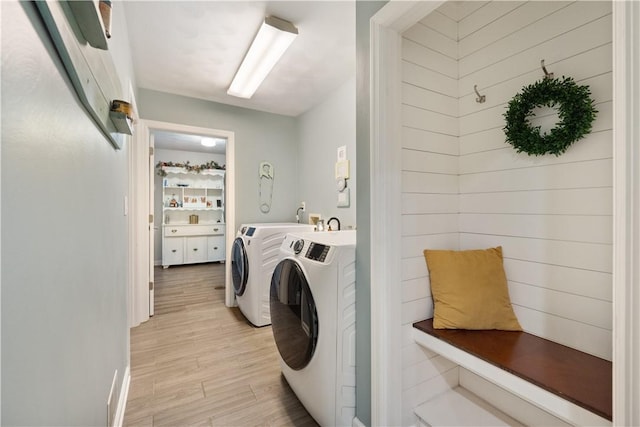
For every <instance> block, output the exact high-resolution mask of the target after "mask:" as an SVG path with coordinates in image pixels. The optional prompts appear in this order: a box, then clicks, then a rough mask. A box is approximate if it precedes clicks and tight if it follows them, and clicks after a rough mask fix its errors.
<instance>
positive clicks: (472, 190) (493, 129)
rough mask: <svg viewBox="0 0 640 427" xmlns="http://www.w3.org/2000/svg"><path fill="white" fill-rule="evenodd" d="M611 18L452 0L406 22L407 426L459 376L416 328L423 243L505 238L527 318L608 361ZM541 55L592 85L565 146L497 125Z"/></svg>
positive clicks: (594, 10) (584, 10) (579, 6)
mask: <svg viewBox="0 0 640 427" xmlns="http://www.w3.org/2000/svg"><path fill="white" fill-rule="evenodd" d="M611 21H612V20H611V4H610V3H609V2H575V3H571V2H558V1H553V2H501V1H492V2H460V3H458V2H456V3H454V2H447V3H444V4H443V5H442V6H441V7H440V8H439V9H438V10H437V11H436V12H433V13H432V14H430V15H429V16H427V17H425V18H424V19H422V20H421V21H420V22H419V23H418V24H416V25H415V26H414V27H412V28H411V29H409V30H408V31H406V32H405V33H404V34H403V41H402V56H403V63H402V68H403V73H402V75H403V83H402V90H403V92H402V98H403V107H402V124H403V129H402V130H403V135H402V149H403V166H402V167H403V170H402V185H403V204H402V214H403V252H402V266H403V275H402V290H403V291H402V292H403V307H402V312H403V330H404V331H407V332H406V333H405V334H404V336H405V337H406V339H405V341H404V357H403V372H404V377H403V380H404V382H403V389H404V393H403V405H404V408H403V414H405V416H404V419H405V424H410V423H411V422H412V421H413V418H412V414H411V409H412V408H413V407H414V406H415V404H417V403H419V402H414V399H415V397H412V396H424V395H425V393H427V394H428V393H435V392H437V390H439V389H442V388H443V387H446V386H447V384H450V383H451V382H455V381H457V379H456V375H457V371H456V368H455V367H452V366H450V365H448V364H446V362H443V361H442V360H441V358H440V357H437V356H436V357H434V355H431V354H426V353H425V351H424V350H422V349H420V348H418V346H416V345H415V344H413V343H412V342H411V340H410V333H409V332H408V331H410V329H411V324H412V322H414V321H418V320H422V319H424V318H427V317H430V316H431V315H432V311H433V306H432V301H431V298H430V290H429V287H428V286H429V285H428V284H429V281H428V272H427V269H426V265H425V263H424V258H423V257H422V250H423V249H425V248H449V249H472V248H484V247H489V246H497V245H502V246H503V249H504V256H505V261H504V262H505V269H506V272H507V278H508V280H509V291H510V295H511V299H512V302H513V305H514V309H515V311H516V315H517V316H518V318H519V320H520V322H521V323H522V326H523V327H524V329H525V330H526V331H527V332H529V333H532V334H534V335H538V336H541V337H544V338H548V339H550V340H553V341H556V342H559V343H562V344H565V345H567V346H570V347H573V348H576V349H579V350H581V351H584V352H587V353H590V354H594V355H596V356H598V357H602V358H605V359H608V360H611V351H612V350H611V330H612V312H611V309H612V303H611V299H612V279H611V271H612V141H613V136H612V54H611V52H612V44H611ZM541 59H544V60H545V65H546V67H547V70H548V71H549V72H554V73H555V75H556V77H561V76H563V75H565V76H571V77H573V78H574V79H575V80H576V82H578V84H581V85H589V87H590V88H591V93H592V97H593V99H594V100H595V102H596V108H597V109H598V111H599V112H598V116H597V118H596V120H595V122H594V124H593V129H592V132H591V134H589V135H588V136H586V137H585V138H584V139H583V140H581V141H578V142H576V143H574V145H572V146H571V147H570V148H569V149H568V151H567V152H566V153H565V154H563V155H561V156H558V157H556V156H553V155H546V156H540V157H535V156H534V157H530V156H528V155H526V154H524V153H516V151H515V150H514V149H513V148H512V147H511V146H510V145H508V144H506V143H505V142H504V134H503V131H502V128H503V126H504V118H503V116H502V114H503V113H504V112H505V111H506V103H507V102H508V101H509V100H510V99H511V98H512V97H513V96H514V95H515V94H516V93H517V92H519V91H520V90H521V89H522V87H523V86H525V85H528V84H531V83H533V82H535V81H536V80H539V79H541V78H542V77H544V73H543V71H542V69H541V68H540V60H541ZM474 85H477V87H478V90H479V91H480V93H481V94H483V95H486V102H484V103H477V102H476V97H477V95H476V94H475V93H474ZM553 120H555V119H553V118H551V119H548V120H547V123H544V121H543V123H541V124H542V126H543V128H544V127H545V126H551V125H552V124H553V123H554V122H553ZM549 121H550V123H549ZM441 373H444V376H442V375H441ZM427 390H429V391H428V392H427Z"/></svg>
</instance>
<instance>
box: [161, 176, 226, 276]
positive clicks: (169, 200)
mask: <svg viewBox="0 0 640 427" xmlns="http://www.w3.org/2000/svg"><path fill="white" fill-rule="evenodd" d="M162 170H163V171H164V173H165V176H164V177H163V179H162V183H163V187H162V189H163V191H162V200H163V208H162V224H163V225H162V228H163V232H162V265H163V267H164V268H167V267H169V266H170V265H177V264H193V263H200V262H212V261H225V250H224V249H225V217H224V173H225V171H224V170H218V169H208V170H201V171H199V172H192V171H188V170H186V169H184V168H176V167H164V168H162Z"/></svg>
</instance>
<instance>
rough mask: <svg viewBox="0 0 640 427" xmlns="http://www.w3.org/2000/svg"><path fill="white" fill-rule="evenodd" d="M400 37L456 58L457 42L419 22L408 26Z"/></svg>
mask: <svg viewBox="0 0 640 427" xmlns="http://www.w3.org/2000/svg"><path fill="white" fill-rule="evenodd" d="M402 37H403V38H405V39H407V40H411V41H414V42H416V43H418V44H419V45H422V46H425V47H428V48H429V49H433V50H435V51H436V52H438V53H441V54H443V55H444V56H447V57H449V58H451V59H458V43H457V42H456V41H455V40H452V39H450V38H449V37H447V36H445V35H443V34H441V33H439V32H437V31H434V30H432V29H431V28H429V27H426V26H424V25H422V24H420V23H418V24H416V25H414V26H413V27H411V28H409V29H408V30H407V31H405V32H404V33H403V34H402Z"/></svg>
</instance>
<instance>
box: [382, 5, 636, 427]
mask: <svg viewBox="0 0 640 427" xmlns="http://www.w3.org/2000/svg"><path fill="white" fill-rule="evenodd" d="M441 3H442V2H435V1H434V2H430V1H423V2H396V1H391V2H389V3H387V4H386V5H385V6H384V7H383V8H382V9H380V11H378V13H377V14H376V15H375V16H374V17H373V18H372V19H371V27H370V28H371V30H370V31H371V33H370V37H371V44H370V49H371V62H370V68H371V86H370V90H371V116H370V123H371V124H370V126H371V144H370V148H371V188H372V189H375V192H374V193H372V194H371V205H370V209H371V212H370V213H371V224H372V228H371V337H372V339H371V353H372V356H371V408H372V414H371V415H372V425H400V424H401V411H402V402H401V392H402V385H401V383H400V380H399V378H401V372H399V371H400V370H401V367H400V363H399V360H400V359H399V357H398V356H399V351H400V345H399V339H400V338H399V337H400V336H401V332H402V331H401V327H400V321H399V319H400V313H399V306H400V305H399V301H398V298H399V295H397V292H395V293H394V292H393V290H394V288H395V287H396V285H397V282H398V281H399V280H400V279H399V278H400V274H399V272H400V271H401V265H400V259H399V258H398V256H397V254H398V253H400V251H399V249H400V248H401V240H400V233H398V232H397V230H398V229H400V225H401V224H400V212H399V209H400V204H399V203H397V200H396V199H397V197H398V195H399V194H400V191H399V187H398V185H399V168H397V161H398V160H397V159H398V156H399V153H398V151H399V147H397V146H396V144H394V143H393V142H394V141H398V140H400V139H401V135H400V133H399V121H398V120H399V118H398V115H397V111H399V110H400V108H399V103H398V96H399V95H398V93H397V87H398V86H399V82H400V76H399V54H398V52H399V49H398V43H399V39H400V35H401V34H402V32H403V31H404V30H405V29H407V28H408V27H410V26H411V25H413V24H415V23H416V22H417V21H418V19H421V18H423V17H424V16H425V15H426V14H427V13H428V12H430V11H432V10H434V9H436V8H437V7H438V6H440V4H441ZM613 4H614V23H615V25H614V26H613V28H614V111H615V113H614V134H615V135H614V146H615V148H614V162H615V166H616V167H615V168H614V171H615V172H614V174H615V177H614V218H615V220H614V278H613V286H614V310H613V312H614V313H615V315H614V316H615V318H614V343H613V355H614V358H613V360H614V408H613V409H614V411H613V421H614V422H613V424H614V425H640V407H638V406H637V405H636V402H638V401H640V319H639V316H640V315H639V313H640V292H639V291H638V289H640V284H639V280H640V279H639V278H640V260H639V258H640V256H639V254H640V237H639V230H640V205H639V203H640V202H639V200H640V188H639V186H638V184H637V183H638V182H640V172H639V171H640V157H639V150H638V143H639V142H640V130H639V129H640V124H639V123H638V122H637V116H638V114H640V102H639V99H638V98H639V97H640V93H639V88H638V81H640V65H639V60H640V59H639V57H640V55H639V54H638V50H639V49H638V40H640V34H639V31H640V4H639V3H638V2H622V1H614V2H613ZM378 242H384V244H378Z"/></svg>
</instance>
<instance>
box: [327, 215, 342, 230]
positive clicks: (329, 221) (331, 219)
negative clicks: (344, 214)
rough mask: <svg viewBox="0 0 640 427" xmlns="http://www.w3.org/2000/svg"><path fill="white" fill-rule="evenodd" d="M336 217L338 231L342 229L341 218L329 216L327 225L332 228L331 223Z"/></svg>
mask: <svg viewBox="0 0 640 427" xmlns="http://www.w3.org/2000/svg"><path fill="white" fill-rule="evenodd" d="M334 219H335V220H336V221H337V222H338V231H340V220H339V219H338V218H336V217H335V216H332V217H331V218H329V220H328V221H327V227H329V230H331V226H330V225H329V224H330V223H331V221H333V220H334Z"/></svg>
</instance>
